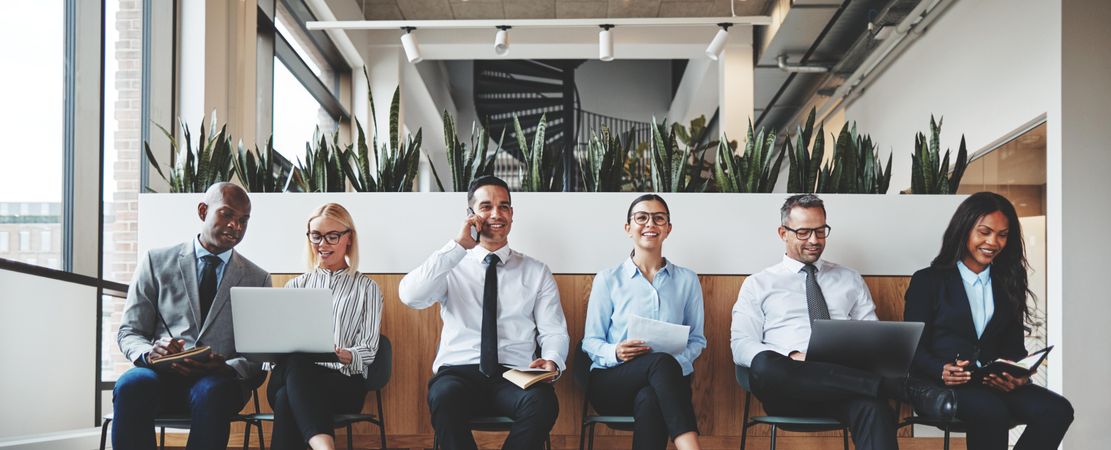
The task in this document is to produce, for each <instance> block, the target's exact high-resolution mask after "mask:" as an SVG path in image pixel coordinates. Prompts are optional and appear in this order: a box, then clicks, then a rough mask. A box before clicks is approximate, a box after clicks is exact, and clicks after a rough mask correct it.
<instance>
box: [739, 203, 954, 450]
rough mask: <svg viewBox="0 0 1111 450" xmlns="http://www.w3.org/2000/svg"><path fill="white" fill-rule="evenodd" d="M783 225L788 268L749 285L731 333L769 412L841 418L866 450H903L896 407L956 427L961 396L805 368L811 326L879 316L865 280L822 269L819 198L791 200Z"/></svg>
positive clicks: (917, 384) (818, 365)
mask: <svg viewBox="0 0 1111 450" xmlns="http://www.w3.org/2000/svg"><path fill="white" fill-rule="evenodd" d="M780 219H781V226H780V227H779V237H780V239H782V240H783V242H784V243H785V244H786V252H785V254H784V255H783V260H782V261H781V262H780V263H778V264H776V265H774V266H771V267H769V268H767V269H764V270H763V271H761V272H760V273H757V274H754V275H752V276H750V277H748V278H747V279H746V280H745V281H744V284H743V285H742V286H741V291H740V293H739V294H738V296H737V303H736V304H735V305H734V306H733V324H732V327H731V330H730V331H731V332H730V346H731V348H732V351H733V362H734V363H736V364H738V365H741V366H744V367H748V368H749V370H750V379H751V389H752V393H753V395H756V397H757V398H759V399H760V402H761V403H762V404H763V405H764V409H765V410H766V411H767V412H768V413H770V414H776V415H789V416H826V417H834V418H837V419H839V420H841V421H842V422H843V423H845V424H846V425H848V427H849V430H850V431H851V433H852V437H853V442H854V443H855V444H856V448H857V449H882V450H888V449H897V448H898V442H897V441H896V439H895V432H896V428H895V427H896V421H895V415H894V412H893V411H892V410H891V407H890V406H889V405H888V399H899V400H903V401H908V402H910V403H911V404H913V405H914V406H915V408H916V409H917V410H918V411H919V412H920V413H922V414H926V415H930V416H940V417H952V414H953V412H954V411H955V410H956V399H955V398H954V396H953V392H952V390H949V389H942V388H937V387H934V386H932V385H930V384H927V383H924V382H921V381H918V380H915V379H911V378H908V377H905V376H904V377H898V378H885V377H882V376H880V375H878V374H875V373H872V372H868V371H863V370H859V369H854V368H849V367H845V366H840V365H837V364H832V363H824V362H812V361H807V360H806V351H807V347H808V346H809V343H810V324H811V322H812V321H814V320H817V319H837V320H876V307H875V303H873V301H872V295H871V293H870V292H869V291H868V286H867V285H866V284H865V283H864V279H863V278H862V277H861V276H860V274H859V273H858V272H856V271H855V270H852V269H850V268H847V267H844V266H841V265H838V264H834V263H832V262H829V261H825V260H822V259H821V256H822V252H823V251H824V250H825V243H826V238H827V237H828V236H829V234H830V230H831V228H830V226H829V224H827V223H826V210H825V205H824V203H823V202H822V200H821V199H820V198H818V196H816V195H813V194H800V195H795V196H792V197H789V198H788V199H787V201H786V202H785V203H784V204H783V207H782V208H781V209H780ZM861 251H870V250H866V249H862V250H861ZM871 251H875V250H871Z"/></svg>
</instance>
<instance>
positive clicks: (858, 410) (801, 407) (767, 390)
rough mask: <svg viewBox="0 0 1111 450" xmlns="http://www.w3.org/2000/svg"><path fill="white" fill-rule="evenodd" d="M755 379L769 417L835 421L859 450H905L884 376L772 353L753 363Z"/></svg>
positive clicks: (752, 369) (753, 391)
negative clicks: (901, 448) (885, 392)
mask: <svg viewBox="0 0 1111 450" xmlns="http://www.w3.org/2000/svg"><path fill="white" fill-rule="evenodd" d="M750 373H751V375H752V393H753V394H755V395H756V398H759V399H760V402H761V403H763V404H764V410H765V411H767V412H768V413H770V414H775V415H790V416H824V417H833V418H836V419H838V420H841V421H843V422H845V423H846V424H848V426H849V431H850V432H851V434H852V438H853V443H854V444H856V448H857V449H859V450H867V449H876V450H895V449H898V448H899V444H898V441H897V440H896V439H895V431H896V430H895V427H896V419H895V413H894V411H892V409H891V405H889V404H888V401H887V399H885V398H883V397H882V395H881V394H880V382H881V380H882V378H881V377H880V376H879V375H876V374H873V373H871V372H866V371H862V370H857V369H852V368H848V367H844V366H839V365H837V364H829V363H820V362H806V361H795V360H793V359H791V358H788V357H786V356H783V355H781V354H779V353H776V352H773V351H770V350H768V351H764V352H761V353H760V354H758V355H756V357H755V358H753V359H752V367H750ZM970 448H971V446H970Z"/></svg>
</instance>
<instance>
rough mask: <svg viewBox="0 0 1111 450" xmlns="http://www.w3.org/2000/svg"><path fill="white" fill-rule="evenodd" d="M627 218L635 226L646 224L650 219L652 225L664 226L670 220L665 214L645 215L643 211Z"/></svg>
mask: <svg viewBox="0 0 1111 450" xmlns="http://www.w3.org/2000/svg"><path fill="white" fill-rule="evenodd" d="M629 218H631V219H633V222H635V223H636V224H637V225H644V224H646V223H648V219H652V223H654V224H656V225H666V224H667V222H668V221H669V220H671V217H670V216H668V215H667V213H662V212H658V213H646V212H643V211H638V212H635V213H633V215H631V216H629Z"/></svg>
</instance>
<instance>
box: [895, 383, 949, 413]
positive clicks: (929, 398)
mask: <svg viewBox="0 0 1111 450" xmlns="http://www.w3.org/2000/svg"><path fill="white" fill-rule="evenodd" d="M906 400H907V401H908V402H910V404H911V406H913V407H914V410H915V411H918V414H919V415H922V416H926V417H937V418H941V419H946V420H951V419H953V417H954V416H955V415H956V414H957V394H956V393H954V392H953V390H952V389H949V388H943V387H939V386H937V385H934V384H931V383H927V382H925V381H922V380H919V379H917V378H914V377H909V378H907V381H906Z"/></svg>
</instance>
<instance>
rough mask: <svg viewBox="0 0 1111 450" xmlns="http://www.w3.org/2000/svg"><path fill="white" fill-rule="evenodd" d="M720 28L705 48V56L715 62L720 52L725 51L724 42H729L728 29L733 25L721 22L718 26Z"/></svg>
mask: <svg viewBox="0 0 1111 450" xmlns="http://www.w3.org/2000/svg"><path fill="white" fill-rule="evenodd" d="M718 26H719V27H721V29H720V30H718V34H717V35H715V36H714V40H712V41H710V46H709V47H706V56H708V57H710V59H712V60H714V61H717V60H718V58H719V57H721V51H722V50H724V49H725V41H727V40H729V27H731V26H733V24H731V23H729V22H722V23H719V24H718Z"/></svg>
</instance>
